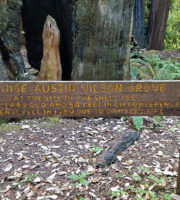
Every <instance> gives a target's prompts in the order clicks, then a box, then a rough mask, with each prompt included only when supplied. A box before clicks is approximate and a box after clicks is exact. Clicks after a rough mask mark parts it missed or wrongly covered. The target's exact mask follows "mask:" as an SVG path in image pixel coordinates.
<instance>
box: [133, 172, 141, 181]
mask: <svg viewBox="0 0 180 200" xmlns="http://www.w3.org/2000/svg"><path fill="white" fill-rule="evenodd" d="M132 179H133V180H134V181H135V182H138V181H141V180H142V179H141V177H140V176H139V175H138V174H136V175H132Z"/></svg>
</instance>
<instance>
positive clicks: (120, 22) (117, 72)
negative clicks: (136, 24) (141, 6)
mask: <svg viewBox="0 0 180 200" xmlns="http://www.w3.org/2000/svg"><path fill="white" fill-rule="evenodd" d="M133 7H134V0H92V1H89V0H77V1H76V3H75V5H74V26H75V27H74V30H75V32H74V37H73V49H74V50H73V56H74V59H73V72H72V79H74V80H121V79H129V54H130V51H129V44H130V35H131V29H132V14H133Z"/></svg>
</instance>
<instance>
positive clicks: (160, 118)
mask: <svg viewBox="0 0 180 200" xmlns="http://www.w3.org/2000/svg"><path fill="white" fill-rule="evenodd" d="M154 118H155V120H156V123H155V124H154V125H155V126H159V127H163V124H162V122H161V120H162V117H161V116H155V117H154Z"/></svg>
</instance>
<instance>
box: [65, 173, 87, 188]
mask: <svg viewBox="0 0 180 200" xmlns="http://www.w3.org/2000/svg"><path fill="white" fill-rule="evenodd" d="M88 175H89V173H86V172H82V173H81V174H80V175H79V176H78V175H76V174H71V175H70V176H68V178H70V179H73V180H75V181H77V182H79V183H81V184H82V185H85V186H88V181H87V180H86V179H85V178H87V176H88Z"/></svg>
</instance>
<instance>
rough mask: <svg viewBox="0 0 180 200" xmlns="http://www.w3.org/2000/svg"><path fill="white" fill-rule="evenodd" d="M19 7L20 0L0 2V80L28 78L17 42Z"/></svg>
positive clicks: (20, 4)
mask: <svg viewBox="0 0 180 200" xmlns="http://www.w3.org/2000/svg"><path fill="white" fill-rule="evenodd" d="M21 6H22V1H21V0H19V1H17V0H8V1H4V0H3V1H2V0H1V1H0V80H15V79H16V80H26V79H28V77H29V75H28V73H27V70H26V68H25V65H24V61H23V58H22V56H21V53H20V45H19V40H18V27H19V23H20V15H21Z"/></svg>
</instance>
